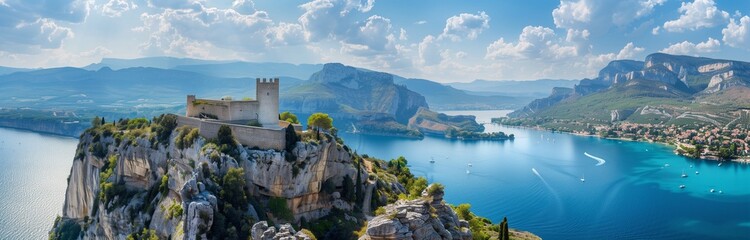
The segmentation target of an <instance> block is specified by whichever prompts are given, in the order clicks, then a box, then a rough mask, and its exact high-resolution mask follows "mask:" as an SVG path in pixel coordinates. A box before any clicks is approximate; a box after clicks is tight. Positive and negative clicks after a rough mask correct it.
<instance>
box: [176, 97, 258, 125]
mask: <svg viewBox="0 0 750 240" xmlns="http://www.w3.org/2000/svg"><path fill="white" fill-rule="evenodd" d="M258 105H259V103H258V101H223V100H211V99H196V98H195V96H193V95H189V96H188V101H187V114H186V115H187V116H188V117H198V116H199V115H200V114H201V113H205V114H211V115H214V116H216V117H217V118H218V119H219V120H227V121H233V120H250V119H258V115H259V114H258Z"/></svg>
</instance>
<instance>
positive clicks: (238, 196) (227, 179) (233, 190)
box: [220, 168, 247, 210]
mask: <svg viewBox="0 0 750 240" xmlns="http://www.w3.org/2000/svg"><path fill="white" fill-rule="evenodd" d="M221 187H222V189H221V192H220V194H221V197H222V199H224V201H226V202H227V203H229V204H231V205H232V206H234V207H238V208H241V209H243V210H244V209H245V208H246V207H247V196H245V189H244V187H245V171H244V170H243V169H242V168H230V169H229V171H227V174H226V175H224V178H223V179H222V185H221Z"/></svg>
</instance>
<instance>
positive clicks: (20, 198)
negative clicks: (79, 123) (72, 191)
mask: <svg viewBox="0 0 750 240" xmlns="http://www.w3.org/2000/svg"><path fill="white" fill-rule="evenodd" d="M76 144H78V140H77V139H74V138H66V137H59V136H53V135H43V134H38V133H33V132H27V131H20V130H14V129H7V128H0V192H1V193H2V194H0V239H47V231H49V229H50V228H52V223H53V221H54V219H55V216H56V215H61V214H62V205H63V202H64V201H65V187H66V186H67V178H68V173H70V166H71V164H72V163H73V161H72V160H73V155H74V154H75V150H76Z"/></svg>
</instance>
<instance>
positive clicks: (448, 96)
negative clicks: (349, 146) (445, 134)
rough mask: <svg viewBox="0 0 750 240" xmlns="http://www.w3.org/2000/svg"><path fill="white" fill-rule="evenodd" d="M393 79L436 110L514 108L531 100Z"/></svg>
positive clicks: (437, 84)
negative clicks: (418, 95) (421, 96)
mask: <svg viewBox="0 0 750 240" xmlns="http://www.w3.org/2000/svg"><path fill="white" fill-rule="evenodd" d="M394 81H395V82H396V84H401V85H404V86H406V87H407V88H408V89H410V90H412V91H415V92H417V93H420V94H422V95H423V96H424V97H425V99H426V100H427V102H428V103H429V104H430V107H431V108H432V109H436V110H465V109H470V110H477V109H514V108H518V107H521V106H523V105H524V104H526V103H528V102H529V101H531V100H532V98H530V97H508V96H501V95H489V96H483V95H476V94H471V93H468V92H467V91H464V90H459V89H456V88H454V87H452V86H449V85H443V84H440V83H436V82H433V81H430V80H426V79H413V78H408V79H407V78H402V77H397V76H396V77H395V78H394ZM496 94H497V93H496Z"/></svg>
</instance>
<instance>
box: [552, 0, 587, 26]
mask: <svg viewBox="0 0 750 240" xmlns="http://www.w3.org/2000/svg"><path fill="white" fill-rule="evenodd" d="M552 18H553V20H554V22H555V26H557V27H560V28H574V27H576V25H578V24H581V23H588V22H589V21H590V20H591V6H589V4H588V3H587V1H584V0H578V1H566V0H562V1H560V5H559V6H558V7H557V8H555V9H554V10H552Z"/></svg>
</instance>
